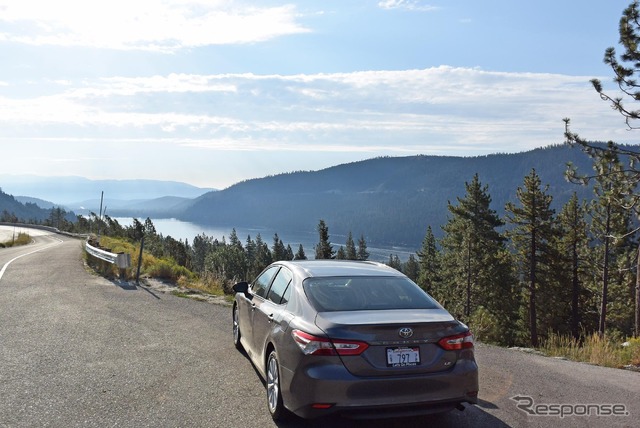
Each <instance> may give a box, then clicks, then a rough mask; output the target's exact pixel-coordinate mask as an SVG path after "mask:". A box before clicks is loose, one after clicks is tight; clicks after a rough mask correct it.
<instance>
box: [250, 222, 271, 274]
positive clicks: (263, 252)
mask: <svg viewBox="0 0 640 428" xmlns="http://www.w3.org/2000/svg"><path fill="white" fill-rule="evenodd" d="M255 242H256V254H255V258H254V261H253V265H252V267H251V270H252V275H251V277H252V278H253V277H256V276H258V274H259V273H260V272H262V270H263V269H264V268H266V267H267V266H269V265H270V264H271V262H272V261H273V259H272V258H271V251H269V246H268V245H267V243H266V242H264V241H263V240H262V237H261V236H260V234H259V233H258V235H257V236H256V241H255Z"/></svg>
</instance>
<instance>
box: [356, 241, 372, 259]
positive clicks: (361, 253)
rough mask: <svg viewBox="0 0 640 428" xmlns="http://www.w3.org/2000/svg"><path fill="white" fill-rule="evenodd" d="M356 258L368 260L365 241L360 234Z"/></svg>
mask: <svg viewBox="0 0 640 428" xmlns="http://www.w3.org/2000/svg"><path fill="white" fill-rule="evenodd" d="M356 259H357V260H362V261H364V260H369V252H368V251H367V241H365V239H364V235H360V239H359V240H358V253H357V255H356Z"/></svg>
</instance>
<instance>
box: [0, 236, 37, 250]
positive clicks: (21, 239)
mask: <svg viewBox="0 0 640 428" xmlns="http://www.w3.org/2000/svg"><path fill="white" fill-rule="evenodd" d="M30 243H31V236H30V235H29V234H28V233H24V232H20V233H18V236H16V239H15V240H13V239H11V240H10V241H7V242H0V247H3V248H9V247H17V246H19V245H27V244H30Z"/></svg>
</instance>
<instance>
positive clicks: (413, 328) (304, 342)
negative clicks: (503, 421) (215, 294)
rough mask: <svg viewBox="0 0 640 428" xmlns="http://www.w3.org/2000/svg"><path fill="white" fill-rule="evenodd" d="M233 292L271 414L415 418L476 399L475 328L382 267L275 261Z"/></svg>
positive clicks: (244, 344)
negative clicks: (252, 279)
mask: <svg viewBox="0 0 640 428" xmlns="http://www.w3.org/2000/svg"><path fill="white" fill-rule="evenodd" d="M234 291H235V292H236V295H235V301H234V304H233V340H234V343H235V345H236V347H237V348H238V349H241V350H242V349H243V350H244V351H246V353H247V355H248V356H249V358H250V359H251V361H252V363H253V364H254V366H255V368H256V369H257V371H258V372H259V373H260V375H261V376H262V377H263V379H264V380H265V381H266V386H267V388H266V390H267V407H268V409H269V412H270V413H271V416H272V417H273V419H274V420H280V419H285V418H287V417H288V416H290V415H291V414H292V413H293V414H296V415H298V416H300V417H303V418H314V417H319V416H324V415H329V414H332V413H341V414H344V415H345V416H348V417H355V418H369V417H385V416H388V417H397V416H411V415H417V414H427V413H436V412H445V411H449V410H452V409H454V408H456V407H457V408H460V409H463V408H464V406H462V403H471V404H474V403H476V402H477V397H478V366H477V364H476V361H475V358H474V354H473V336H472V334H471V332H470V331H469V329H468V328H467V326H465V325H464V324H463V323H461V322H459V321H457V320H455V319H454V318H453V317H452V316H451V315H450V314H449V312H447V311H446V310H445V309H444V308H443V307H442V306H440V304H438V302H436V301H435V300H434V299H433V298H432V297H431V296H429V295H428V294H427V293H425V292H424V291H423V290H422V289H420V288H419V287H418V286H417V285H416V284H415V283H413V282H412V281H411V280H410V279H409V278H407V277H406V276H405V275H403V274H401V273H400V272H398V271H396V270H394V269H392V268H390V267H388V266H386V265H383V264H380V263H373V262H352V261H338V260H313V261H293V262H276V263H273V264H271V265H269V266H268V267H267V268H266V269H265V270H264V271H263V272H262V273H261V274H260V275H259V276H258V277H257V278H256V279H255V280H254V281H253V282H252V283H251V284H249V283H247V282H241V283H238V284H236V285H235V286H234Z"/></svg>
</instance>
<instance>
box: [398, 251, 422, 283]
mask: <svg viewBox="0 0 640 428" xmlns="http://www.w3.org/2000/svg"><path fill="white" fill-rule="evenodd" d="M402 272H404V274H405V275H407V276H408V277H409V279H410V280H411V281H413V282H416V283H417V282H418V275H419V274H420V264H419V263H418V261H417V260H416V258H415V256H414V255H413V254H409V259H408V260H407V262H406V263H405V264H404V265H403V268H402Z"/></svg>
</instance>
